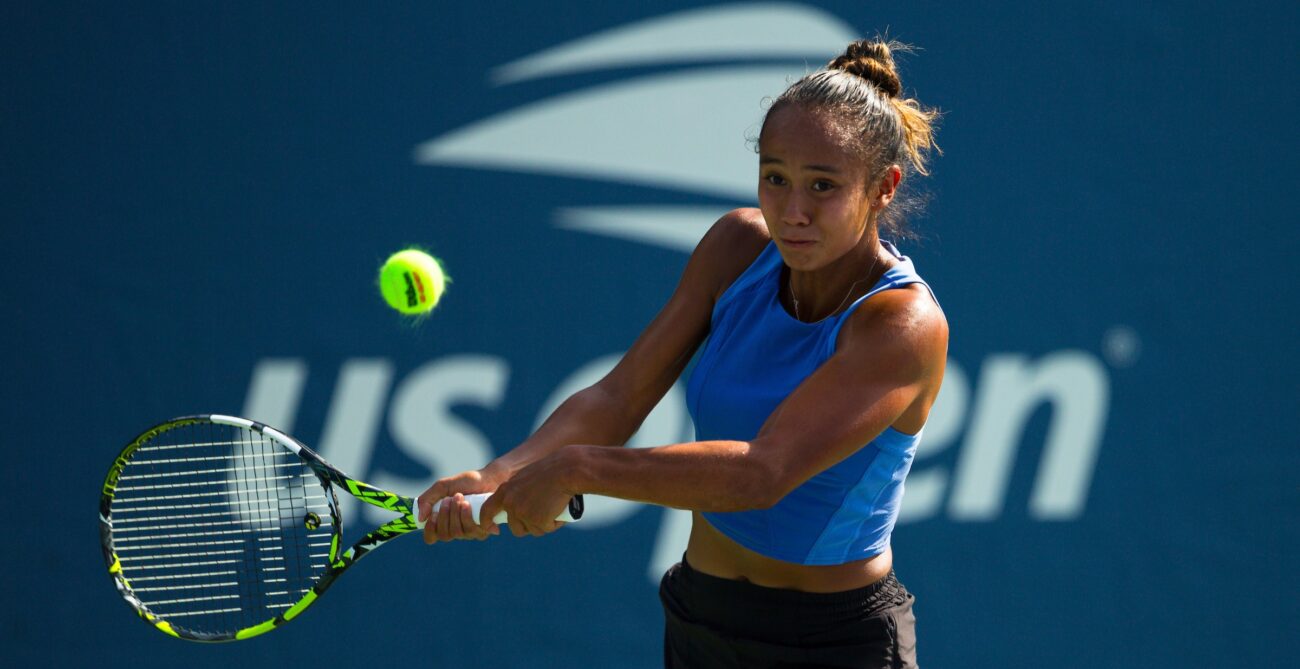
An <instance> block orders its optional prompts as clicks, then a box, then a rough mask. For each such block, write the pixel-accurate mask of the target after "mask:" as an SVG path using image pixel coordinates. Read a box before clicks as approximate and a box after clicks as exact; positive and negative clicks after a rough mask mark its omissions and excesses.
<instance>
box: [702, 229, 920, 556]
mask: <svg viewBox="0 0 1300 669" xmlns="http://www.w3.org/2000/svg"><path fill="white" fill-rule="evenodd" d="M881 244H882V245H883V246H884V247H885V248H886V249H887V250H888V251H889V252H890V253H892V254H893V255H894V256H895V257H897V258H898V260H899V263H898V264H897V265H895V266H894V267H891V268H890V269H889V271H887V272H885V274H884V276H882V277H881V278H880V281H879V282H877V283H876V285H875V286H873V287H872V289H871V290H870V291H869V292H868V293H867V294H866V295H864V296H862V297H861V298H859V299H858V300H856V301H855V302H854V303H853V304H852V305H850V306H849V308H848V309H846V310H844V312H842V313H840V314H836V315H834V316H830V317H828V318H826V319H823V320H821V321H818V322H816V323H804V322H802V321H800V320H797V319H795V318H794V317H793V316H791V315H790V314H789V313H788V312H787V311H786V310H785V307H783V306H782V305H781V302H780V299H779V294H780V291H781V288H782V284H781V269H782V267H783V266H784V264H785V263H784V262H783V261H782V259H781V254H780V253H779V252H778V251H777V248H776V244H774V243H769V244H768V245H767V247H766V248H765V249H763V252H762V253H761V254H760V255H759V256H758V258H757V259H756V260H754V262H753V264H751V265H750V266H749V268H748V269H746V270H745V272H744V273H743V274H741V275H740V277H739V278H737V279H736V280H735V282H734V283H732V284H731V286H730V287H729V288H727V291H726V292H725V293H723V294H722V297H721V298H719V299H718V303H717V304H716V305H715V306H714V307H713V318H712V325H711V328H710V332H709V338H708V341H707V342H705V345H704V351H703V353H701V355H700V359H699V361H698V362H697V363H696V366H695V370H694V371H693V372H692V373H691V377H690V380H689V382H688V383H687V387H686V400H687V407H688V408H689V410H690V413H691V418H692V419H693V420H694V421H695V438H696V439H697V440H699V441H708V440H715V439H716V440H738V441H748V440H751V439H753V438H754V437H756V436H757V435H758V431H759V429H760V428H761V427H762V426H763V423H764V422H765V421H766V420H767V418H768V416H769V415H770V414H771V413H772V411H773V410H775V409H776V407H777V405H778V404H780V403H781V401H782V400H784V399H785V397H786V396H787V395H789V394H790V392H791V391H793V390H794V389H795V387H796V386H798V385H799V384H800V383H802V382H803V380H804V379H805V378H807V377H808V376H809V375H810V374H812V372H813V371H814V370H816V369H817V368H818V367H820V366H821V364H822V363H823V362H825V361H826V360H827V359H829V358H830V357H831V355H832V354H833V353H834V352H835V340H836V337H837V336H838V335H839V331H840V328H841V327H842V326H843V325H844V320H845V319H847V318H848V317H849V314H851V313H853V311H854V310H855V309H857V308H858V306H859V305H861V304H862V302H863V301H865V300H866V299H867V298H869V297H871V296H872V295H875V294H877V293H879V292H880V291H883V290H889V289H891V288H899V287H902V286H906V285H909V284H913V283H919V284H922V285H924V286H925V287H926V289H927V290H929V288H930V286H929V285H928V284H926V283H925V281H923V280H922V279H921V277H920V276H918V275H917V273H916V270H915V269H914V268H913V267H912V261H911V260H909V259H908V258H907V257H906V256H903V255H901V254H899V252H898V249H897V248H895V247H894V245H893V244H890V243H889V242H886V241H883V240H882V241H881ZM931 296H933V292H932V293H931ZM920 441H921V435H920V433H917V434H915V435H909V434H904V433H902V432H899V431H897V430H895V429H893V428H892V427H891V428H887V429H886V430H885V431H884V432H883V433H882V434H881V435H880V436H878V437H876V438H875V439H873V440H872V441H871V442H870V443H867V444H865V445H864V446H863V447H862V448H860V449H858V450H857V451H856V452H854V453H853V455H850V456H849V457H848V458H846V459H844V460H843V461H841V462H839V463H838V464H836V465H834V466H832V467H831V468H830V469H827V470H826V471H823V472H821V473H819V474H817V475H816V476H813V477H812V478H811V479H808V480H807V481H805V482H804V483H803V484H802V485H800V486H799V487H798V488H795V489H794V490H793V491H792V492H791V493H790V494H788V495H786V496H785V497H783V498H782V499H781V500H780V501H779V502H777V503H776V504H775V505H774V506H772V507H771V508H768V509H758V510H753V511H739V512H729V513H704V514H703V516H704V517H705V519H707V520H708V522H709V523H710V524H711V525H713V526H714V527H716V528H717V529H718V530H719V531H720V532H722V533H723V534H725V535H727V536H728V537H730V538H731V539H732V540H733V541H735V542H736V543H738V544H740V545H742V546H744V547H745V548H748V549H750V550H752V551H755V552H757V553H760V554H762V555H766V556H768V557H772V558H776V559H778V560H784V561H786V562H795V563H798V564H806V565H833V564H844V563H846V562H852V561H854V560H860V559H863V558H868V557H871V556H873V555H877V554H879V553H881V552H883V551H884V550H885V548H886V547H887V546H888V545H889V535H890V533H891V532H893V529H894V521H895V520H896V519H897V518H898V504H899V501H900V500H901V499H902V496H903V478H904V477H906V476H907V472H908V470H909V469H910V468H911V466H912V458H913V456H914V455H915V454H916V445H917V444H918V443H919V442H920Z"/></svg>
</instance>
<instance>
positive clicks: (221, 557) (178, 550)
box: [111, 423, 337, 635]
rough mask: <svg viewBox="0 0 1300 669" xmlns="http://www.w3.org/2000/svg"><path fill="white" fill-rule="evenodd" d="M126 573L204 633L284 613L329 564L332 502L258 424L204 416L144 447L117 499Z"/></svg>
mask: <svg viewBox="0 0 1300 669" xmlns="http://www.w3.org/2000/svg"><path fill="white" fill-rule="evenodd" d="M111 513H112V524H113V544H114V548H115V550H116V552H117V555H118V557H119V559H120V561H121V565H122V573H123V576H124V577H125V578H126V579H127V581H128V582H130V583H131V585H132V590H133V591H134V594H135V596H136V597H138V598H139V600H140V601H141V603H142V604H143V605H144V606H146V607H147V608H148V609H149V610H150V612H152V613H153V614H154V615H156V616H158V617H159V618H161V619H163V620H176V621H177V622H176V625H177V626H179V627H184V628H186V629H188V630H190V631H192V632H197V633H200V634H214V635H223V634H233V633H234V632H236V631H238V630H241V629H246V628H248V627H252V626H255V625H257V624H259V623H262V622H264V621H266V620H269V619H271V618H274V617H275V616H276V615H279V614H281V613H283V612H284V611H285V609H287V608H289V607H290V606H292V605H293V604H294V603H296V602H297V601H298V600H300V599H301V598H302V597H303V595H304V594H305V593H306V592H307V591H308V590H310V588H311V586H312V584H313V583H314V582H315V580H316V578H317V577H318V575H319V574H320V573H322V572H323V571H324V570H325V568H326V566H327V563H328V558H329V546H330V541H331V538H332V537H333V536H334V534H335V531H336V529H337V528H335V527H333V522H332V519H333V514H332V513H331V505H330V500H329V499H328V496H327V492H326V490H325V488H324V487H323V486H322V485H321V483H320V480H319V479H318V478H317V477H316V475H315V474H314V473H313V472H312V470H311V468H310V467H308V466H307V465H306V464H304V463H303V462H302V460H301V459H300V458H299V457H298V456H297V455H296V454H295V453H293V452H292V451H290V450H289V449H287V448H286V447H284V446H282V445H280V444H278V443H276V442H275V441H274V440H272V439H270V438H268V437H266V436H264V435H262V434H260V433H258V432H255V431H253V430H249V429H244V428H240V427H233V426H226V425H215V424H211V423H195V424H190V425H185V426H181V427H176V428H173V429H171V430H168V431H166V432H163V433H161V434H159V435H158V436H156V437H155V438H154V440H153V441H151V442H149V443H146V444H144V445H142V446H140V447H139V448H137V449H136V450H135V452H134V453H133V454H132V456H131V460H130V461H129V462H128V463H127V465H126V467H125V468H124V469H123V471H122V474H121V476H120V477H119V479H118V487H117V490H116V492H115V494H114V498H113V503H112V507H111Z"/></svg>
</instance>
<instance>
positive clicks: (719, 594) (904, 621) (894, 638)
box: [659, 558, 916, 669]
mask: <svg viewBox="0 0 1300 669" xmlns="http://www.w3.org/2000/svg"><path fill="white" fill-rule="evenodd" d="M659 599H660V600H661V601H662V602H663V605H664V618H665V623H666V624H665V629H664V667H667V668H668V669H685V668H689V669H697V668H699V669H720V668H723V667H737V668H740V667H744V668H746V669H748V668H750V667H771V668H772V669H776V668H778V667H779V668H781V669H795V668H811V667H869V668H870V669H885V668H888V669H903V668H906V669H913V668H915V667H916V618H915V617H914V616H913V615H912V602H913V600H914V598H913V597H912V594H911V593H909V592H908V591H907V589H906V588H904V587H903V584H901V583H899V582H898V579H897V578H895V577H894V572H893V571H892V570H891V571H890V572H889V575H888V576H886V577H885V578H883V579H881V580H880V581H879V582H877V583H873V584H871V585H869V586H867V587H865V588H859V589H857V590H847V591H844V592H833V593H812V592H799V591H797V590H780V589H776V588H765V587H762V586H758V585H754V584H752V583H745V582H742V581H731V580H728V579H725V578H718V577H716V576H710V575H708V574H703V573H700V572H698V571H695V570H694V569H692V568H691V566H690V565H689V564H687V563H686V560H685V558H683V559H682V562H681V563H680V564H676V565H673V567H672V568H671V569H669V570H668V573H667V574H664V577H663V580H662V581H661V582H660V583H659Z"/></svg>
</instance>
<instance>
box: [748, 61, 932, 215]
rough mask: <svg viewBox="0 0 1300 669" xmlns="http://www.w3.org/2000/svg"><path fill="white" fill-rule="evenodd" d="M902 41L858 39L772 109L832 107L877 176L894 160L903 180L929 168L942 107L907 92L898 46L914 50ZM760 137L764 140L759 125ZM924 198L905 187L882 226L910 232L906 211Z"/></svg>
mask: <svg viewBox="0 0 1300 669" xmlns="http://www.w3.org/2000/svg"><path fill="white" fill-rule="evenodd" d="M911 50H912V49H911V47H909V46H908V45H906V44H903V43H901V42H896V41H893V40H890V41H885V40H882V39H879V38H877V39H874V40H859V41H857V42H854V43H852V44H850V45H849V46H848V48H847V49H845V51H844V53H843V54H841V55H840V56H838V57H836V58H835V59H834V60H832V61H831V62H830V63H828V64H827V65H826V68H825V69H821V70H818V71H816V72H813V73H812V74H809V75H807V76H805V77H804V78H802V79H800V80H799V81H796V82H794V83H793V84H791V85H790V87H789V88H787V89H785V92H784V93H782V94H781V95H780V96H779V97H778V98H777V99H776V100H775V101H773V102H772V106H771V107H770V108H769V109H768V111H767V116H766V117H765V118H764V119H763V125H764V126H766V125H767V118H771V116H772V113H773V112H775V111H776V110H778V109H780V108H782V107H784V106H786V105H792V104H793V105H800V106H802V107H805V108H807V109H810V110H816V111H822V112H829V113H831V114H833V115H834V117H835V118H836V119H837V120H838V121H839V122H840V123H841V124H842V126H843V129H844V131H845V133H846V135H847V136H848V137H849V138H851V139H852V141H851V142H850V146H851V147H852V148H854V149H855V150H856V151H857V152H858V154H859V155H860V156H861V157H862V159H863V160H864V161H866V162H867V165H868V173H869V174H870V175H871V177H872V178H875V177H876V176H878V175H880V174H883V173H884V171H885V170H886V169H888V168H889V166H890V165H898V166H899V167H900V168H901V169H902V170H903V180H904V181H906V180H907V177H908V176H909V175H910V174H912V173H913V172H915V173H918V174H923V175H924V174H929V173H930V171H929V169H928V168H927V166H926V160H927V158H928V155H929V153H930V150H931V149H934V150H938V148H939V146H938V145H937V144H935V143H934V132H935V125H936V122H937V121H938V117H939V112H938V111H936V110H934V109H927V108H925V107H922V106H921V103H920V102H918V101H917V100H915V99H913V98H904V97H902V95H903V82H902V80H900V79H899V78H898V68H897V66H896V65H895V64H894V52H911ZM759 141H760V143H761V141H762V133H761V131H760V134H759ZM921 204H922V199H921V198H917V197H915V196H911V195H908V194H905V193H903V192H902V190H901V187H900V191H899V192H898V194H896V195H895V197H894V201H893V202H891V203H890V206H888V207H886V208H885V211H883V212H881V214H880V219H879V220H880V226H881V227H882V228H883V229H884V230H885V231H886V232H888V233H890V234H891V235H892V236H894V237H910V236H913V235H912V233H911V232H910V231H909V230H908V229H907V228H906V226H905V225H904V218H905V215H906V214H908V213H913V212H916V211H918V210H919V209H920V207H921Z"/></svg>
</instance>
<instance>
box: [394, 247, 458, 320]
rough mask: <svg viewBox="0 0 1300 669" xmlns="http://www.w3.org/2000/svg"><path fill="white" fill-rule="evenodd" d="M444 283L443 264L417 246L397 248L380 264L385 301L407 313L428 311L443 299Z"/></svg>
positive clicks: (419, 313)
mask: <svg viewBox="0 0 1300 669" xmlns="http://www.w3.org/2000/svg"><path fill="white" fill-rule="evenodd" d="M447 283H448V278H447V276H446V275H445V274H443V272H442V265H441V264H439V263H438V261H437V259H435V258H434V257H433V256H431V255H429V254H427V253H425V252H424V251H421V250H419V249H406V250H403V251H398V252H397V253H394V254H393V255H391V256H388V260H387V261H385V262H384V266H383V267H381V268H379V290H380V292H382V293H383V294H384V301H386V302H388V306H390V307H392V308H394V309H396V310H398V311H400V312H402V313H404V314H407V315H409V316H418V315H422V314H427V313H429V311H430V310H431V309H433V308H434V307H435V306H437V305H438V300H440V299H442V291H443V290H444V289H445V288H446V287H447Z"/></svg>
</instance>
